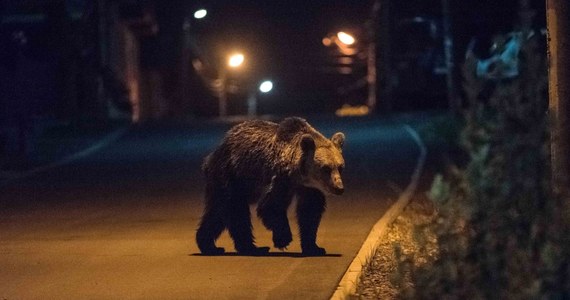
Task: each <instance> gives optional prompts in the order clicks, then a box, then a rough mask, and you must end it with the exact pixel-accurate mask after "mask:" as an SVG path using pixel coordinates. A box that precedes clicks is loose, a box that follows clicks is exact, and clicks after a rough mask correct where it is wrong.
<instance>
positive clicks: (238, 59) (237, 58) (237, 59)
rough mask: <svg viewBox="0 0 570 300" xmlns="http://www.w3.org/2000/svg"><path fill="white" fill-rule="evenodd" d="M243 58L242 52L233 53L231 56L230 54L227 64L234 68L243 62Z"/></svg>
mask: <svg viewBox="0 0 570 300" xmlns="http://www.w3.org/2000/svg"><path fill="white" fill-rule="evenodd" d="M244 60H245V57H244V56H243V54H240V53H238V54H234V55H232V56H230V59H229V60H228V65H229V66H230V67H232V68H236V67H239V66H240V65H241V64H243V61H244Z"/></svg>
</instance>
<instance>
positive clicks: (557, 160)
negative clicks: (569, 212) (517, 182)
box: [546, 0, 570, 203]
mask: <svg viewBox="0 0 570 300" xmlns="http://www.w3.org/2000/svg"><path fill="white" fill-rule="evenodd" d="M546 19H547V27H548V62H549V68H548V83H549V87H548V90H549V113H550V117H551V155H552V181H553V185H554V192H555V193H556V194H557V195H559V196H561V197H563V199H565V201H564V203H567V201H568V200H569V198H570V159H569V155H570V128H569V127H570V53H569V52H568V49H570V2H568V0H547V1H546Z"/></svg>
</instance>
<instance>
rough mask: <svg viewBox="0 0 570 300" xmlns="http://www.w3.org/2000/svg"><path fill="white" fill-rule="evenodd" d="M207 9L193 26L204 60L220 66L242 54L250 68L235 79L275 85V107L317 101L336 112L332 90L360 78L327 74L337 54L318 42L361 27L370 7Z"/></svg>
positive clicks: (233, 4) (248, 4)
mask: <svg viewBox="0 0 570 300" xmlns="http://www.w3.org/2000/svg"><path fill="white" fill-rule="evenodd" d="M205 7H206V8H207V9H208V10H209V14H208V17H207V18H208V19H207V20H203V21H197V23H198V22H201V23H199V24H197V26H196V28H197V29H196V33H197V34H198V36H199V37H200V41H201V43H200V45H201V46H202V47H203V51H204V52H205V54H206V55H207V56H210V57H215V58H216V59H217V60H221V56H222V55H225V53H228V52H229V51H231V50H234V49H237V50H241V51H243V52H244V54H245V55H246V57H247V58H246V59H248V65H247V67H248V68H247V72H242V73H241V74H239V76H241V77H245V78H248V79H249V80H254V81H255V80H258V79H261V78H271V79H273V80H274V81H275V91H274V92H273V95H272V96H273V98H279V100H278V101H277V100H276V101H275V103H274V104H276V103H284V101H285V102H287V101H299V102H302V103H300V104H302V105H303V106H307V105H308V106H311V104H310V101H316V102H315V103H314V105H315V107H316V106H319V105H321V104H322V103H321V104H319V103H318V101H319V99H320V100H322V99H324V98H327V99H331V100H330V101H331V102H329V103H330V104H331V105H332V106H338V103H335V102H337V100H338V99H335V97H336V95H335V86H338V85H339V84H342V83H343V82H346V83H349V82H353V81H355V80H358V79H360V78H361V77H362V76H363V75H364V72H365V70H364V69H363V68H360V69H361V70H358V74H355V75H353V76H346V75H344V76H339V75H338V74H335V73H334V72H331V71H328V72H327V71H326V70H325V69H326V67H327V66H329V67H330V66H331V65H332V61H333V54H335V52H333V51H335V49H330V48H326V47H325V46H323V44H322V42H321V40H322V38H323V37H324V36H325V35H327V34H328V33H332V32H335V31H337V30H339V29H341V28H354V27H358V26H363V24H364V22H365V21H366V18H367V17H368V13H369V12H368V10H369V1H347V0H344V1H340V0H335V1H299V0H294V1H215V3H214V2H213V3H212V4H211V5H205ZM212 54H213V55H212ZM293 106H294V105H293ZM281 109H285V107H282V108H281ZM309 109H310V107H309Z"/></svg>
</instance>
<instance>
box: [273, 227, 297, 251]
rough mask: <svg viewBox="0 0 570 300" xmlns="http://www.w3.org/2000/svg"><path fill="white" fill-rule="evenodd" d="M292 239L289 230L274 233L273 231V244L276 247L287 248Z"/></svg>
mask: <svg viewBox="0 0 570 300" xmlns="http://www.w3.org/2000/svg"><path fill="white" fill-rule="evenodd" d="M291 241H293V235H292V234H291V232H285V233H275V231H274V232H273V246H275V248H277V249H283V248H287V246H289V244H290V243H291Z"/></svg>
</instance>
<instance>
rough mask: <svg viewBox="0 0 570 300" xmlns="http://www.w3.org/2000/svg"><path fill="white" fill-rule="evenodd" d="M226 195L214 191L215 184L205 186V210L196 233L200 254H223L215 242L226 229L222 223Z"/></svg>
mask: <svg viewBox="0 0 570 300" xmlns="http://www.w3.org/2000/svg"><path fill="white" fill-rule="evenodd" d="M226 194H227V192H226V191H225V190H223V189H216V185H215V184H208V185H207V186H206V208H205V209H204V215H203V216H202V220H201V221H200V226H199V227H198V231H197V232H196V244H198V248H199V249H200V252H202V254H206V255H219V254H223V253H224V252H225V250H224V248H220V247H216V243H215V242H216V240H217V239H218V237H219V236H220V235H221V234H222V232H223V231H224V229H225V228H226V225H225V222H224V216H225V212H224V206H225V204H226V202H227V201H224V200H225V198H226V197H227V195H226Z"/></svg>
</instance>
